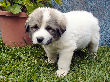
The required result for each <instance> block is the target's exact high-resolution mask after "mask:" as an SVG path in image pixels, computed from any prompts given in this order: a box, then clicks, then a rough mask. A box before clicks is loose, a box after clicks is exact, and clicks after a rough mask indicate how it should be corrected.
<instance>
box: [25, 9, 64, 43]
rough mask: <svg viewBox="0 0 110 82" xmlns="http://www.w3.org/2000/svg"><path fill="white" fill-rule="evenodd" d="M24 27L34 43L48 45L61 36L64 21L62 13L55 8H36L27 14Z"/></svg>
mask: <svg viewBox="0 0 110 82" xmlns="http://www.w3.org/2000/svg"><path fill="white" fill-rule="evenodd" d="M25 27H26V32H29V35H30V37H31V38H32V41H33V43H34V44H37V43H40V44H44V45H45V44H47V45H48V44H50V43H52V42H53V41H56V40H58V39H59V38H60V37H61V36H62V34H63V33H64V32H65V30H66V21H65V17H64V15H63V13H61V12H60V11H58V10H56V9H52V8H38V9H36V10H34V11H33V12H32V13H31V14H30V15H29V17H28V19H27V21H26V25H25Z"/></svg>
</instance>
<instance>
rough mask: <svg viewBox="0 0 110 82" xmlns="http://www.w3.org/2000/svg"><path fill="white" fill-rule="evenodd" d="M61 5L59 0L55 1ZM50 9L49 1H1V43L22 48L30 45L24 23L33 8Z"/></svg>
mask: <svg viewBox="0 0 110 82" xmlns="http://www.w3.org/2000/svg"><path fill="white" fill-rule="evenodd" d="M55 1H56V2H57V3H58V4H61V3H62V2H61V0H55ZM45 6H47V7H51V6H52V5H51V0H2V1H0V29H1V34H2V35H1V36H2V40H3V43H5V44H6V45H7V46H10V47H13V46H19V47H23V46H25V45H27V44H31V40H30V38H29V37H28V34H27V33H25V28H24V25H25V21H26V19H27V17H28V14H30V13H31V12H32V11H33V10H34V9H35V8H37V7H45Z"/></svg>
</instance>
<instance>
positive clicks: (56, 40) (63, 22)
mask: <svg viewBox="0 0 110 82" xmlns="http://www.w3.org/2000/svg"><path fill="white" fill-rule="evenodd" d="M99 30H100V27H99V25H98V19H97V18H95V17H94V16H93V15H92V14H91V13H90V12H86V11H71V12H68V13H62V12H60V11H58V10H56V9H53V8H37V9H35V10H34V11H33V12H32V13H31V14H30V15H29V17H28V19H27V21H26V32H29V36H30V37H31V38H32V42H33V44H42V46H43V48H44V50H45V52H46V53H47V57H48V62H49V63H55V62H56V61H57V56H58V54H59V59H58V70H57V71H56V74H57V76H59V77H60V76H65V75H67V73H68V71H69V70H70V64H71V60H72V56H73V53H74V51H75V50H78V49H82V48H85V47H87V46H88V47H89V49H88V50H89V52H91V53H96V52H97V50H98V44H99V37H100V35H99Z"/></svg>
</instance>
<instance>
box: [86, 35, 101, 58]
mask: <svg viewBox="0 0 110 82" xmlns="http://www.w3.org/2000/svg"><path fill="white" fill-rule="evenodd" d="M99 39H100V36H99V33H97V34H95V35H94V36H93V37H92V40H91V42H90V43H89V46H88V50H89V53H90V54H91V55H93V56H94V58H96V53H97V50H98V45H99Z"/></svg>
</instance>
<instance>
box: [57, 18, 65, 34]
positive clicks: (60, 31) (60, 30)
mask: <svg viewBox="0 0 110 82" xmlns="http://www.w3.org/2000/svg"><path fill="white" fill-rule="evenodd" d="M57 23H58V26H59V28H57V33H58V34H59V35H60V36H61V35H62V34H63V33H64V32H65V31H66V21H64V19H62V20H61V21H58V22H57Z"/></svg>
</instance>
